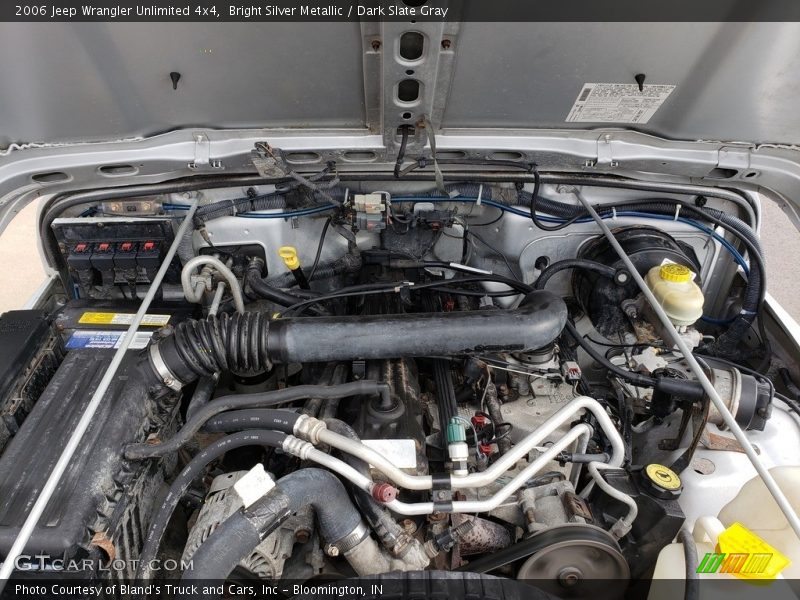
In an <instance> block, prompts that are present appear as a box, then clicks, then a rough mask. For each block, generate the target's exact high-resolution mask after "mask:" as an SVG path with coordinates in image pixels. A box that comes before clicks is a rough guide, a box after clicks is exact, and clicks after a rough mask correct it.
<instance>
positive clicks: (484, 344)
mask: <svg viewBox="0 0 800 600" xmlns="http://www.w3.org/2000/svg"><path fill="white" fill-rule="evenodd" d="M566 321H567V307H566V305H565V304H564V301H563V300H562V299H561V298H559V297H557V296H556V295H554V294H552V293H550V292H548V291H544V290H542V291H536V292H532V293H531V294H529V295H528V297H527V299H526V301H525V305H524V306H520V307H519V308H516V309H510V310H494V311H466V312H450V313H416V314H397V315H371V316H360V315H354V316H343V317H294V318H287V319H278V320H276V321H270V320H269V318H268V316H267V315H266V314H263V313H244V314H235V315H230V316H229V315H222V316H221V317H209V318H208V319H206V320H202V321H191V320H190V321H184V322H182V323H180V324H179V325H178V326H177V327H176V328H175V333H174V335H171V336H168V337H166V338H163V339H161V340H160V341H158V342H157V343H156V344H154V345H152V346H151V347H150V363H149V364H150V368H151V369H152V371H153V373H155V374H156V376H157V377H158V378H159V379H160V380H161V381H162V382H163V383H164V384H165V385H167V386H169V387H172V388H173V389H178V388H180V386H182V385H185V384H187V383H189V382H191V381H194V380H195V379H197V378H198V377H207V376H209V375H211V374H213V373H216V372H218V371H236V372H253V371H259V370H262V369H264V368H265V367H266V366H267V365H269V364H271V363H280V364H287V363H295V362H298V363H305V362H332V361H342V360H354V359H380V358H403V357H413V356H452V355H457V354H476V353H488V352H497V351H500V350H504V351H521V350H533V349H536V348H541V347H543V346H546V345H547V344H550V343H551V342H552V341H553V340H555V339H556V337H558V335H559V334H560V333H561V330H562V329H563V328H564V323H566Z"/></svg>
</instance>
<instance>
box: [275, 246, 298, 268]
mask: <svg viewBox="0 0 800 600" xmlns="http://www.w3.org/2000/svg"><path fill="white" fill-rule="evenodd" d="M278 256H280V257H281V258H282V259H283V262H284V263H286V266H287V268H288V269H289V270H290V271H294V270H295V269H297V268H299V267H300V259H299V258H297V248H295V247H294V246H281V247H280V248H278Z"/></svg>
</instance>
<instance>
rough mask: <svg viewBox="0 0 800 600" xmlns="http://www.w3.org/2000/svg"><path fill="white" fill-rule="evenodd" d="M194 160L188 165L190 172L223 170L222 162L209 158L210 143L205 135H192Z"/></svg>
mask: <svg viewBox="0 0 800 600" xmlns="http://www.w3.org/2000/svg"><path fill="white" fill-rule="evenodd" d="M193 137H194V160H193V161H192V162H190V163H189V165H188V166H189V168H190V169H191V170H192V171H215V170H218V169H222V168H224V167H223V166H222V162H221V161H219V160H213V159H212V158H211V142H210V141H209V139H208V136H207V135H206V134H205V133H195V134H194V136H193Z"/></svg>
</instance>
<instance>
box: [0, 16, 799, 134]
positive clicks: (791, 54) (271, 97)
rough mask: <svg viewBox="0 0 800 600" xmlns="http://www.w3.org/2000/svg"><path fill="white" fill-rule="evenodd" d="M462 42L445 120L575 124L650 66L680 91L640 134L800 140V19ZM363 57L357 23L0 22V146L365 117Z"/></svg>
mask: <svg viewBox="0 0 800 600" xmlns="http://www.w3.org/2000/svg"><path fill="white" fill-rule="evenodd" d="M407 27H408V28H409V29H412V28H413V27H414V25H412V24H411V23H409V24H408V26H407ZM392 31H395V30H392ZM455 43H456V45H455V46H454V47H453V48H452V51H453V52H454V53H455V57H454V64H455V68H454V74H453V79H452V88H451V92H450V94H449V97H448V100H447V106H446V108H445V111H444V117H443V123H442V124H443V126H444V127H445V128H447V127H468V128H482V127H501V128H502V127H508V128H549V127H565V126H566V125H565V123H564V119H565V117H566V115H567V113H568V112H569V109H570V107H571V106H572V103H573V102H574V100H575V98H576V96H577V94H578V92H579V91H580V89H581V85H582V84H583V83H586V82H618V83H633V78H634V75H635V74H637V73H645V74H646V75H647V79H646V83H661V84H674V85H676V86H677V88H676V90H675V91H674V92H673V94H672V96H670V98H669V99H668V100H667V102H666V103H665V104H664V105H663V107H662V108H661V109H660V110H659V111H658V112H657V113H656V115H655V116H654V117H653V119H652V120H651V121H650V123H649V124H647V125H641V126H639V129H640V130H641V131H646V132H651V133H654V134H658V135H661V136H664V137H667V138H676V139H688V140H697V139H714V140H726V141H730V140H733V141H749V142H777V143H798V142H800V119H799V118H798V117H797V111H796V107H795V99H796V98H797V97H798V93H800V83H798V82H800V24H798V23H471V22H466V23H462V24H461V27H460V31H459V34H458V37H457V39H456V42H455ZM439 51H440V49H439V40H428V49H427V52H439ZM363 61H364V51H363V47H362V30H361V27H360V24H359V23H214V24H210V23H74V24H64V23H13V24H0V79H1V80H2V82H3V87H2V91H0V147H2V146H6V145H8V143H9V142H36V141H47V142H53V141H79V140H83V141H85V140H102V139H115V138H121V137H130V136H149V135H153V134H155V133H158V132H163V131H166V130H170V129H175V128H182V127H201V126H202V127H216V128H235V127H243V128H244V127H246V128H252V127H291V128H309V127H316V128H335V127H355V128H359V127H366V109H365V92H364V90H365V81H364V62H363ZM171 71H177V72H180V73H181V75H182V77H181V80H180V82H179V84H178V89H177V91H174V90H173V89H172V84H171V82H170V79H169V73H170V72H171ZM590 126H591V125H590ZM598 126H599V124H598ZM621 126H622V127H624V125H621ZM574 127H577V128H586V125H584V124H574Z"/></svg>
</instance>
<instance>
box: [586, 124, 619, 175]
mask: <svg viewBox="0 0 800 600" xmlns="http://www.w3.org/2000/svg"><path fill="white" fill-rule="evenodd" d="M611 140H612V138H611V135H610V134H608V133H606V134H605V135H603V136H602V137H601V138H600V139H599V140H597V160H596V161H595V162H594V164H593V165H586V166H593V167H595V166H598V167H599V166H603V167H611V168H612V169H614V168H616V167H618V166H619V161H618V160H614V158H613V157H612V155H611Z"/></svg>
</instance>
